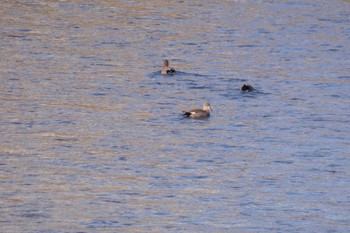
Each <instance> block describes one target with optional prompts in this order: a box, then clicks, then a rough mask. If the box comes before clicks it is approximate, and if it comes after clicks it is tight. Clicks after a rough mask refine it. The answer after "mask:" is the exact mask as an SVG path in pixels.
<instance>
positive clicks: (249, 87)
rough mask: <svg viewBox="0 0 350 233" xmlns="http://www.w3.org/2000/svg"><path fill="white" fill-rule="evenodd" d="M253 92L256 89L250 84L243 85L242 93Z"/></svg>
mask: <svg viewBox="0 0 350 233" xmlns="http://www.w3.org/2000/svg"><path fill="white" fill-rule="evenodd" d="M252 90H254V88H253V87H252V86H251V85H250V84H243V86H242V87H241V91H243V92H249V91H252Z"/></svg>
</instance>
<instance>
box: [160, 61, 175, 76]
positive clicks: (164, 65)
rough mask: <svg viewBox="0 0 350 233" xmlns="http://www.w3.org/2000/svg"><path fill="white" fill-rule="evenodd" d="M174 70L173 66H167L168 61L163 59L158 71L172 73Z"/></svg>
mask: <svg viewBox="0 0 350 233" xmlns="http://www.w3.org/2000/svg"><path fill="white" fill-rule="evenodd" d="M175 72H176V71H175V69H174V67H169V61H168V60H167V59H164V61H163V69H162V70H161V71H160V73H161V74H174V73H175Z"/></svg>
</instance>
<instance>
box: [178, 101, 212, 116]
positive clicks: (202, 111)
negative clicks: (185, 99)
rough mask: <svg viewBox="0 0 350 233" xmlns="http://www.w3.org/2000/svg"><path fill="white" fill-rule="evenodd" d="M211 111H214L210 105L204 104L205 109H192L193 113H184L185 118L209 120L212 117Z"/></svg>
mask: <svg viewBox="0 0 350 233" xmlns="http://www.w3.org/2000/svg"><path fill="white" fill-rule="evenodd" d="M210 111H213V110H212V109H211V107H210V104H209V103H205V104H203V109H192V110H191V111H184V112H183V116H185V117H189V118H196V119H199V118H208V117H210Z"/></svg>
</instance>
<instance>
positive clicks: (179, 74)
mask: <svg viewBox="0 0 350 233" xmlns="http://www.w3.org/2000/svg"><path fill="white" fill-rule="evenodd" d="M147 76H148V77H149V78H175V77H177V78H178V77H209V76H208V75H203V74H196V73H187V72H182V71H176V73H175V74H161V73H160V71H155V72H152V73H150V74H148V75H147Z"/></svg>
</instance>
